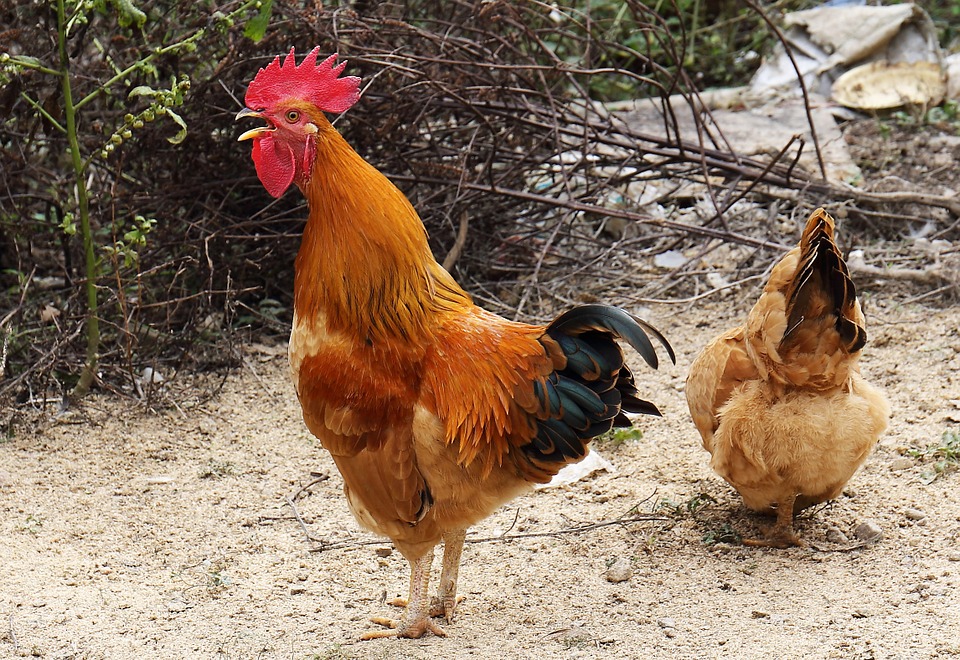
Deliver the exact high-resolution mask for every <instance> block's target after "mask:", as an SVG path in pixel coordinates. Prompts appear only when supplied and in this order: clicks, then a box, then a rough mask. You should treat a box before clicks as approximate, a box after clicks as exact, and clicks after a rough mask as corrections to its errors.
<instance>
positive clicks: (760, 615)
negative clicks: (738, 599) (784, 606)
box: [750, 610, 770, 619]
mask: <svg viewBox="0 0 960 660" xmlns="http://www.w3.org/2000/svg"><path fill="white" fill-rule="evenodd" d="M750 616H751V617H752V618H754V619H766V618H768V617H769V616H770V613H769V612H764V611H763V610H754V611H753V612H751V613H750Z"/></svg>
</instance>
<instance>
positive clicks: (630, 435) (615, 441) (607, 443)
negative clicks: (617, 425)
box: [595, 426, 643, 449]
mask: <svg viewBox="0 0 960 660" xmlns="http://www.w3.org/2000/svg"><path fill="white" fill-rule="evenodd" d="M641 438H643V431H641V430H640V429H638V428H636V427H633V426H631V427H629V428H625V429H613V430H612V431H610V432H609V433H604V434H603V435H602V436H600V437H599V438H597V439H596V440H595V442H596V443H597V444H598V445H602V446H604V447H610V448H611V449H619V448H620V447H622V446H623V445H625V444H627V443H628V442H637V441H638V440H640V439H641Z"/></svg>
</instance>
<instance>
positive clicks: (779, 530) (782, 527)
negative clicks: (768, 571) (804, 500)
mask: <svg viewBox="0 0 960 660" xmlns="http://www.w3.org/2000/svg"><path fill="white" fill-rule="evenodd" d="M796 500H797V496H796V495H791V496H790V497H785V498H784V499H782V500H781V501H779V502H777V522H776V523H775V524H774V525H773V528H772V529H771V530H770V531H769V532H767V538H765V539H743V544H744V545H749V546H753V547H762V548H794V547H796V548H805V547H807V544H806V543H804V542H803V541H802V540H801V539H800V537H799V536H797V534H796V532H794V531H793V504H794V502H796Z"/></svg>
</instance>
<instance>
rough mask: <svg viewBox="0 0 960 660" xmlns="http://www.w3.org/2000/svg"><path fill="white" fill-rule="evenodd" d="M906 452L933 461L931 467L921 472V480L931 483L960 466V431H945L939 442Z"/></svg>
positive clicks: (922, 459)
mask: <svg viewBox="0 0 960 660" xmlns="http://www.w3.org/2000/svg"><path fill="white" fill-rule="evenodd" d="M906 453H907V455H909V456H912V457H913V458H916V459H919V460H921V461H925V462H926V461H932V464H931V465H930V469H928V470H924V471H923V472H922V473H921V474H920V481H922V482H923V483H925V484H931V483H933V482H934V481H936V480H937V479H939V478H940V477H942V476H943V475H944V474H945V473H946V472H948V471H949V470H951V469H956V468H957V467H958V466H960V431H953V430H948V431H944V433H943V436H942V437H941V439H940V442H939V443H934V444H931V445H927V446H926V447H925V448H924V449H908V450H907V452H906Z"/></svg>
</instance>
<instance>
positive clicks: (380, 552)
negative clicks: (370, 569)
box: [374, 548, 393, 557]
mask: <svg viewBox="0 0 960 660" xmlns="http://www.w3.org/2000/svg"><path fill="white" fill-rule="evenodd" d="M374 552H376V553H377V556H378V557H389V556H390V555H392V554H393V548H377V549H376V550H374Z"/></svg>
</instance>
